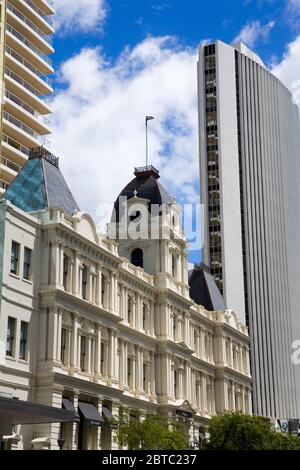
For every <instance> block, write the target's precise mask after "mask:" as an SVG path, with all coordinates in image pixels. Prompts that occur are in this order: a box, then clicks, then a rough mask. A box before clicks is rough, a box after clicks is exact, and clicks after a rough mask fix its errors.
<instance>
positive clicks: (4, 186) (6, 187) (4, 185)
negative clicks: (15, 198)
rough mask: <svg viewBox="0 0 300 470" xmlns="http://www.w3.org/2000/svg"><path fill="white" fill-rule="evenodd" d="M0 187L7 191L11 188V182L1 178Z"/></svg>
mask: <svg viewBox="0 0 300 470" xmlns="http://www.w3.org/2000/svg"><path fill="white" fill-rule="evenodd" d="M0 188H1V189H4V190H5V191H6V190H7V189H8V188H9V184H8V183H6V182H5V181H3V180H0Z"/></svg>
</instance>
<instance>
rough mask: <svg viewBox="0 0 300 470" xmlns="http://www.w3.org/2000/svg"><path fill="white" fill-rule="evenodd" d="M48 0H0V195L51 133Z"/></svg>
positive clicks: (49, 5)
mask: <svg viewBox="0 0 300 470" xmlns="http://www.w3.org/2000/svg"><path fill="white" fill-rule="evenodd" d="M53 13H54V8H53V2H52V0H0V106H1V109H0V156H1V162H0V197H1V196H2V194H3V193H4V191H5V190H6V189H7V188H8V186H9V185H10V183H11V182H12V180H13V179H14V178H15V176H16V175H17V173H18V172H19V170H20V169H21V168H22V167H23V165H24V164H25V162H26V161H27V159H28V155H29V149H30V148H32V147H38V146H40V145H44V146H46V147H47V140H46V138H45V136H46V135H47V134H49V133H50V129H49V121H48V119H47V115H49V113H50V112H51V111H50V108H49V105H48V104H47V100H46V99H45V98H46V97H47V96H48V95H49V94H50V93H51V92H52V91H53V90H52V88H51V85H50V81H49V78H48V75H49V74H51V73H53V71H54V70H53V68H52V64H51V60H50V58H49V55H50V54H52V53H53V52H54V50H53V47H52V44H51V35H52V34H53V32H54V29H53V26H52V24H51V15H53Z"/></svg>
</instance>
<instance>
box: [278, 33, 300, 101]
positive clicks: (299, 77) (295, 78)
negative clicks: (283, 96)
mask: <svg viewBox="0 0 300 470" xmlns="http://www.w3.org/2000/svg"><path fill="white" fill-rule="evenodd" d="M272 72H273V73H274V74H275V75H276V77H278V78H279V80H281V81H282V82H283V83H284V84H285V85H286V87H287V88H289V90H290V91H291V92H292V93H293V97H294V101H295V102H296V103H297V104H298V105H299V107H300V35H299V36H298V37H297V38H296V39H295V40H294V41H293V42H291V43H290V44H288V46H287V50H286V52H285V54H284V56H283V58H282V60H281V62H280V63H278V64H275V65H274V66H273V68H272Z"/></svg>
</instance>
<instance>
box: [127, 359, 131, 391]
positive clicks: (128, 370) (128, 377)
mask: <svg viewBox="0 0 300 470" xmlns="http://www.w3.org/2000/svg"><path fill="white" fill-rule="evenodd" d="M127 385H128V387H131V359H130V358H128V359H127Z"/></svg>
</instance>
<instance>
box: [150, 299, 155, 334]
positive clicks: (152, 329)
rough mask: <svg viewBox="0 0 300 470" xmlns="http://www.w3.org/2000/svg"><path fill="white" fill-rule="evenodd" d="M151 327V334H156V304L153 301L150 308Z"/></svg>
mask: <svg viewBox="0 0 300 470" xmlns="http://www.w3.org/2000/svg"><path fill="white" fill-rule="evenodd" d="M149 328H150V334H151V336H154V335H155V304H154V302H151V304H150V309H149Z"/></svg>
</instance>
